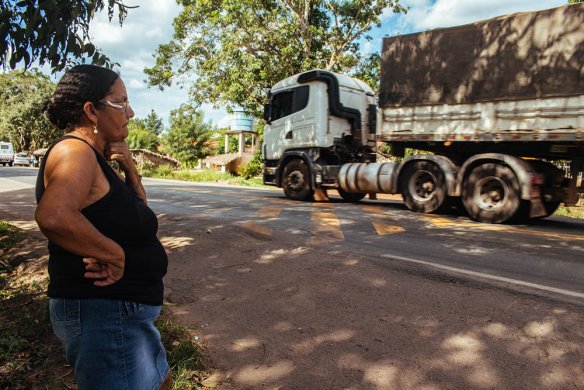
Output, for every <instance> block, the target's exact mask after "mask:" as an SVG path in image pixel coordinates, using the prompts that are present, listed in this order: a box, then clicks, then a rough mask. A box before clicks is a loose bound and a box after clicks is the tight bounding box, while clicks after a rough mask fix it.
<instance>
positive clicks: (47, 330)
mask: <svg viewBox="0 0 584 390" xmlns="http://www.w3.org/2000/svg"><path fill="white" fill-rule="evenodd" d="M28 241H29V239H28V237H27V234H26V232H24V231H22V230H20V229H18V228H16V227H14V226H11V225H10V224H8V223H6V222H4V221H0V323H2V327H0V389H14V390H20V389H22V390H24V389H40V388H42V389H46V390H60V389H70V388H71V385H72V383H73V373H72V369H71V367H69V366H67V365H66V363H65V357H64V353H63V351H62V348H61V345H60V343H59V341H58V340H57V339H56V337H55V336H54V335H53V333H52V330H51V326H50V319H49V313H48V298H47V296H46V294H45V291H46V288H47V284H48V276H47V273H46V258H30V257H31V256H26V255H23V253H28V251H27V247H28V246H30V242H28ZM33 257H34V256H33ZM157 326H158V328H159V330H160V333H161V335H162V341H163V343H164V345H165V347H166V350H167V352H168V359H169V363H170V365H171V367H172V374H173V386H172V389H175V390H179V389H180V390H183V389H198V388H202V387H203V386H202V382H203V381H204V379H205V378H206V377H207V374H206V369H205V359H204V354H203V352H202V350H201V347H200V346H199V344H198V343H197V340H196V338H195V335H193V334H192V332H191V331H190V330H189V329H188V328H186V327H183V326H181V325H178V324H176V323H175V322H174V321H173V318H172V315H171V313H170V310H169V309H168V307H164V308H163V310H162V314H161V316H160V318H159V320H158V322H157Z"/></svg>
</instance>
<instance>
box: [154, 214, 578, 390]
mask: <svg viewBox="0 0 584 390" xmlns="http://www.w3.org/2000/svg"><path fill="white" fill-rule="evenodd" d="M160 227H161V229H160V235H161V238H162V240H163V242H164V244H165V246H166V247H167V249H168V251H169V255H170V266H169V273H168V275H167V277H166V286H167V292H166V299H167V301H168V302H170V303H172V304H173V305H174V306H173V312H174V313H175V315H176V317H177V320H178V321H179V322H181V323H183V324H185V325H187V326H189V327H190V328H192V329H194V330H195V332H196V334H198V336H199V337H200V339H201V340H202V341H203V343H204V344H205V345H206V346H207V350H208V353H209V355H210V357H211V358H212V361H213V364H214V366H215V368H216V375H215V377H214V381H215V382H216V383H213V384H217V385H218V388H221V389H258V388H266V389H340V388H342V389H419V388H427V389H468V388H473V389H482V388H487V389H492V388H500V389H502V388H509V389H511V388H512V389H533V388H538V389H559V388H584V326H583V325H582V324H583V323H584V310H583V307H582V306H578V305H573V304H569V303H562V302H558V301H554V300H550V299H546V298H542V297H535V296H530V295H526V294H520V293H516V292H512V291H508V290H505V289H500V288H495V287H488V286H485V285H481V284H478V283H475V282H470V281H466V282H465V281H461V280H458V279H453V278H449V277H446V276H444V277H438V278H436V277H429V276H428V275H426V274H425V273H424V271H423V270H412V269H409V268H402V269H400V268H399V266H396V267H388V266H386V265H383V264H381V263H378V262H376V261H375V260H374V259H365V258H360V257H358V256H355V255H354V254H351V253H347V252H343V251H338V252H331V251H328V250H325V249H323V248H319V247H312V248H308V247H303V246H301V245H300V243H297V242H294V241H291V240H293V238H292V237H290V236H289V235H288V236H284V235H278V234H275V235H272V236H270V237H268V236H263V235H261V234H258V233H255V232H251V231H248V230H246V229H245V228H244V227H242V226H239V225H221V226H215V225H214V223H213V221H212V220H208V219H205V218H196V217H193V218H189V217H177V218H174V217H172V216H164V217H162V218H161V224H160Z"/></svg>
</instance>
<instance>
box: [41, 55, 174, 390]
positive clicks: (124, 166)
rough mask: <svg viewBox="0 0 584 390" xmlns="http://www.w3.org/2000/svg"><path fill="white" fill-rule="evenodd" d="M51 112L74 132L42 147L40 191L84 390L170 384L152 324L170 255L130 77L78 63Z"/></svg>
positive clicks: (61, 322) (57, 325) (58, 311)
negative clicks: (145, 170) (152, 199)
mask: <svg viewBox="0 0 584 390" xmlns="http://www.w3.org/2000/svg"><path fill="white" fill-rule="evenodd" d="M46 115H47V117H48V118H49V120H50V121H51V122H52V123H53V124H55V125H56V126H57V127H59V128H61V129H65V130H66V131H67V134H66V135H65V136H64V137H62V138H60V139H59V140H57V141H56V142H55V143H54V144H53V145H51V147H50V148H49V150H48V151H47V153H46V154H45V158H44V159H43V161H42V164H41V167H40V169H39V175H38V179H37V188H36V192H37V193H36V196H37V203H38V206H37V210H36V213H35V218H36V221H37V223H38V225H39V227H40V229H41V231H42V232H43V233H44V234H45V236H47V238H48V239H49V277H50V282H49V288H48V295H49V298H50V300H49V309H50V315H51V323H52V325H53V331H54V332H55V334H56V335H57V337H58V338H59V339H60V340H61V342H62V343H63V346H64V349H65V354H66V358H67V361H68V363H69V364H70V365H71V366H72V367H73V368H74V373H75V379H76V382H77V384H78V387H79V389H81V390H85V389H140V390H142V389H159V388H160V389H166V388H168V387H169V383H170V369H169V366H168V363H167V360H166V352H165V351H164V347H163V346H162V343H161V342H160V334H159V332H158V330H157V329H156V328H155V327H154V321H155V320H156V318H157V317H158V315H159V313H160V308H161V305H162V297H163V284H162V278H163V276H164V275H165V274H166V268H167V257H166V253H165V251H164V248H163V247H162V245H161V243H160V241H159V240H158V238H157V236H156V234H157V230H158V222H157V220H156V216H155V215H154V213H153V212H152V210H150V208H148V206H147V205H146V194H145V192H144V188H143V187H142V184H141V182H140V175H139V174H138V171H137V169H136V166H135V165H134V163H133V161H132V157H131V155H130V150H129V148H128V144H127V143H126V141H125V139H126V137H127V136H128V122H129V120H130V118H132V117H133V116H134V112H133V111H132V108H131V107H130V104H129V102H128V97H127V93H126V88H125V86H124V83H123V82H122V80H121V79H120V77H119V75H118V74H117V73H115V72H113V71H111V70H109V69H106V68H102V67H98V66H92V65H79V66H75V67H73V68H72V69H70V70H69V71H68V72H67V73H66V74H65V75H64V76H63V78H62V79H61V81H60V82H59V84H58V85H57V89H56V91H55V93H54V94H53V97H52V98H51V100H50V102H49V103H48V104H47V108H46ZM108 160H109V161H116V162H117V163H118V165H119V167H120V170H121V171H122V172H123V176H122V175H121V174H118V173H117V172H116V171H114V170H113V169H112V168H111V167H110V165H109V164H108V162H107V161H108Z"/></svg>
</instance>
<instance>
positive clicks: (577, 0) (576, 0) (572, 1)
mask: <svg viewBox="0 0 584 390" xmlns="http://www.w3.org/2000/svg"><path fill="white" fill-rule="evenodd" d="M568 3H570V4H576V3H584V0H568Z"/></svg>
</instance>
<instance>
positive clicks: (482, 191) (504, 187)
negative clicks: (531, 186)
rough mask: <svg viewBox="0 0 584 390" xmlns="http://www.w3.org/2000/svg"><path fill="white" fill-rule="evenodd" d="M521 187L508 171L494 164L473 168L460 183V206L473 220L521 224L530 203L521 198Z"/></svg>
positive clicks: (514, 176) (515, 177)
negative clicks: (462, 205)
mask: <svg viewBox="0 0 584 390" xmlns="http://www.w3.org/2000/svg"><path fill="white" fill-rule="evenodd" d="M520 194H521V188H520V183H519V180H518V179H517V176H516V175H515V173H514V172H513V170H512V169H511V168H509V167H508V166H506V165H502V164H497V163H485V164H482V165H479V166H477V167H475V168H474V169H473V170H472V171H471V172H470V174H469V175H468V176H466V178H465V179H464V182H463V184H462V203H463V204H464V208H465V209H466V211H467V212H468V214H469V216H470V217H471V218H472V219H474V220H475V221H479V222H487V223H504V222H520V221H522V220H523V219H525V218H526V217H527V215H528V214H527V212H528V211H529V202H527V201H524V200H522V199H521V197H520Z"/></svg>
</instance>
